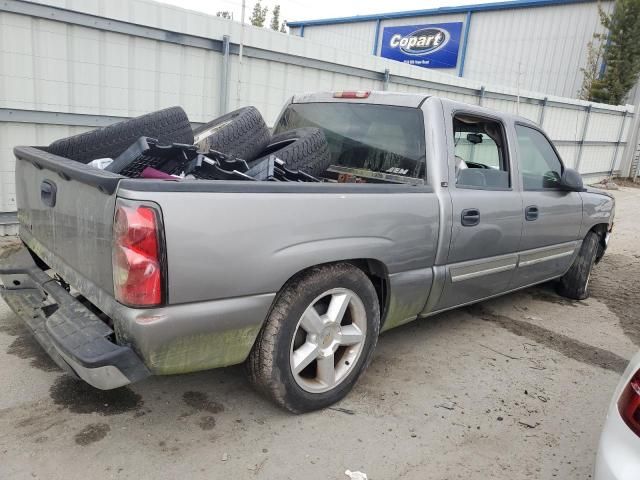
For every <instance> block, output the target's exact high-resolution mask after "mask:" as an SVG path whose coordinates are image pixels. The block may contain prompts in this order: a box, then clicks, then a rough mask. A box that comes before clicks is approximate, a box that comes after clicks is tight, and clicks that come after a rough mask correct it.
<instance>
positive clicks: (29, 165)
mask: <svg viewBox="0 0 640 480" xmlns="http://www.w3.org/2000/svg"><path fill="white" fill-rule="evenodd" d="M32 150H35V149H32ZM43 153H44V152H43ZM46 155H47V154H44V157H45V158H46ZM16 157H17V161H16V192H17V199H16V200H17V204H18V220H19V222H20V228H21V236H22V238H23V240H24V241H25V243H26V244H27V245H28V246H29V248H31V250H33V251H34V252H35V253H36V254H38V255H39V256H41V255H40V254H39V250H42V247H44V248H45V249H47V250H48V251H50V252H53V254H55V256H56V257H57V258H58V259H59V260H60V261H61V262H63V263H64V264H65V265H67V266H68V267H69V268H70V269H72V270H73V271H75V272H77V273H78V274H79V276H80V277H82V278H84V279H88V280H89V281H91V282H92V283H94V284H95V285H96V286H98V287H99V288H100V289H102V290H104V291H106V292H109V293H112V292H113V278H112V260H111V242H112V225H113V215H114V209H115V201H116V196H115V194H113V193H112V192H108V191H107V189H105V188H103V187H101V186H99V185H98V186H96V185H94V184H90V183H85V182H82V181H79V180H77V179H75V178H73V176H72V175H69V174H68V173H66V172H65V171H64V169H62V168H60V169H58V168H55V170H54V169H53V168H48V165H47V163H46V162H38V161H32V160H30V159H29V158H26V157H23V156H22V155H21V154H20V152H16ZM54 158H56V159H58V158H60V157H54ZM61 160H64V159H61ZM69 162H70V161H69ZM73 164H75V165H77V167H76V168H77V169H78V170H79V171H80V172H81V171H82V170H87V171H88V173H93V172H92V171H95V172H96V173H100V174H102V173H103V172H101V171H99V170H96V169H92V168H90V167H87V166H86V165H83V164H80V163H79V162H73ZM75 165H74V166H75ZM115 177H116V178H115V179H114V180H116V179H117V176H115ZM67 281H68V282H69V283H71V284H72V285H73V279H67ZM73 286H74V287H76V288H78V287H79V285H73ZM78 289H79V290H81V289H80V288H78Z"/></svg>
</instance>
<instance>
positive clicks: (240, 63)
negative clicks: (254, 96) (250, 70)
mask: <svg viewBox="0 0 640 480" xmlns="http://www.w3.org/2000/svg"><path fill="white" fill-rule="evenodd" d="M246 6H247V2H246V0H242V13H241V14H240V22H241V24H242V26H241V27H240V28H241V30H240V48H238V82H237V83H236V105H235V108H238V107H239V106H240V96H241V93H242V85H241V84H242V49H243V48H244V28H245V25H244V17H245V10H246Z"/></svg>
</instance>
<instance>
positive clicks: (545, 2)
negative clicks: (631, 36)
mask: <svg viewBox="0 0 640 480" xmlns="http://www.w3.org/2000/svg"><path fill="white" fill-rule="evenodd" d="M594 1H596V0H511V1H507V2H492V3H479V4H474V5H459V6H453V7H439V8H430V9H427V10H410V11H407V12H391V13H375V14H371V15H356V16H353V17H338V18H325V19H320V20H301V21H295V22H287V25H288V26H289V27H294V28H295V27H302V26H308V25H332V24H336V23H356V22H369V21H375V20H387V19H391V18H407V17H417V16H429V15H443V14H448V13H466V12H482V11H491V10H510V9H514V8H534V7H545V6H549V5H568V4H572V3H587V2H594ZM605 1H607V0H605Z"/></svg>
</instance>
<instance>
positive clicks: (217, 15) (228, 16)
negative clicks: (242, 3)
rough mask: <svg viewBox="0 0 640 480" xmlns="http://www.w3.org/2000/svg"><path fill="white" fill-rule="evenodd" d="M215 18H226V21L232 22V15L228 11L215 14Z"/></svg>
mask: <svg viewBox="0 0 640 480" xmlns="http://www.w3.org/2000/svg"><path fill="white" fill-rule="evenodd" d="M216 17H222V18H226V19H227V20H233V15H231V12H229V11H228V10H224V11H222V12H216Z"/></svg>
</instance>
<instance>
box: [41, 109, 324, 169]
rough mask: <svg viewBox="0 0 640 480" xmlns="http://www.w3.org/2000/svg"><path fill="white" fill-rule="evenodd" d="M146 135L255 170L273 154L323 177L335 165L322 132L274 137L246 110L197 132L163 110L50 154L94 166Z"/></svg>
mask: <svg viewBox="0 0 640 480" xmlns="http://www.w3.org/2000/svg"><path fill="white" fill-rule="evenodd" d="M140 137H151V138H155V139H157V140H159V143H161V144H171V143H180V144H187V145H193V144H194V143H195V144H197V145H198V146H199V147H200V149H202V150H203V151H208V150H210V149H211V150H216V151H219V152H222V153H224V154H226V155H230V156H232V157H237V158H241V159H243V160H246V161H247V162H248V164H249V166H252V165H254V164H256V163H258V162H260V161H262V160H264V159H265V158H268V157H269V156H271V155H274V156H275V157H277V158H278V159H280V160H282V161H283V162H284V163H285V166H286V167H287V168H289V169H291V170H303V171H304V172H305V173H308V174H310V175H314V176H319V175H321V174H322V173H323V172H324V171H325V170H326V169H327V168H328V167H329V164H330V163H331V155H330V151H329V145H328V144H327V140H326V138H325V136H324V133H323V131H322V130H320V129H318V128H296V129H293V130H290V131H287V132H282V133H279V134H277V135H271V132H270V130H269V128H268V127H267V125H266V123H265V121H264V119H263V118H262V115H260V112H259V111H258V110H257V109H256V108H255V107H243V108H240V109H238V110H235V111H233V112H230V113H227V114H226V115H223V116H221V117H219V118H216V119H214V120H211V121H210V122H208V123H206V124H204V125H201V126H199V127H197V128H196V129H195V130H192V128H191V123H190V122H189V119H188V117H187V114H186V113H185V111H184V110H183V109H182V108H181V107H170V108H166V109H163V110H158V111H156V112H152V113H149V114H146V115H142V116H140V117H136V118H133V119H131V120H125V121H123V122H118V123H115V124H113V125H109V126H108V127H105V128H102V129H97V130H92V131H90V132H85V133H81V134H80V135H75V136H72V137H67V138H63V139H60V140H56V141H55V142H53V143H52V144H50V145H49V146H48V147H46V150H47V151H48V152H49V153H52V154H54V155H58V156H61V157H66V158H69V159H72V160H77V161H79V162H82V163H89V162H90V161H92V160H95V159H98V158H116V157H117V156H118V155H120V154H121V153H122V152H124V151H125V150H126V149H127V148H129V146H130V145H132V144H133V143H134V142H136V141H137V140H138V139H139V138H140Z"/></svg>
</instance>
